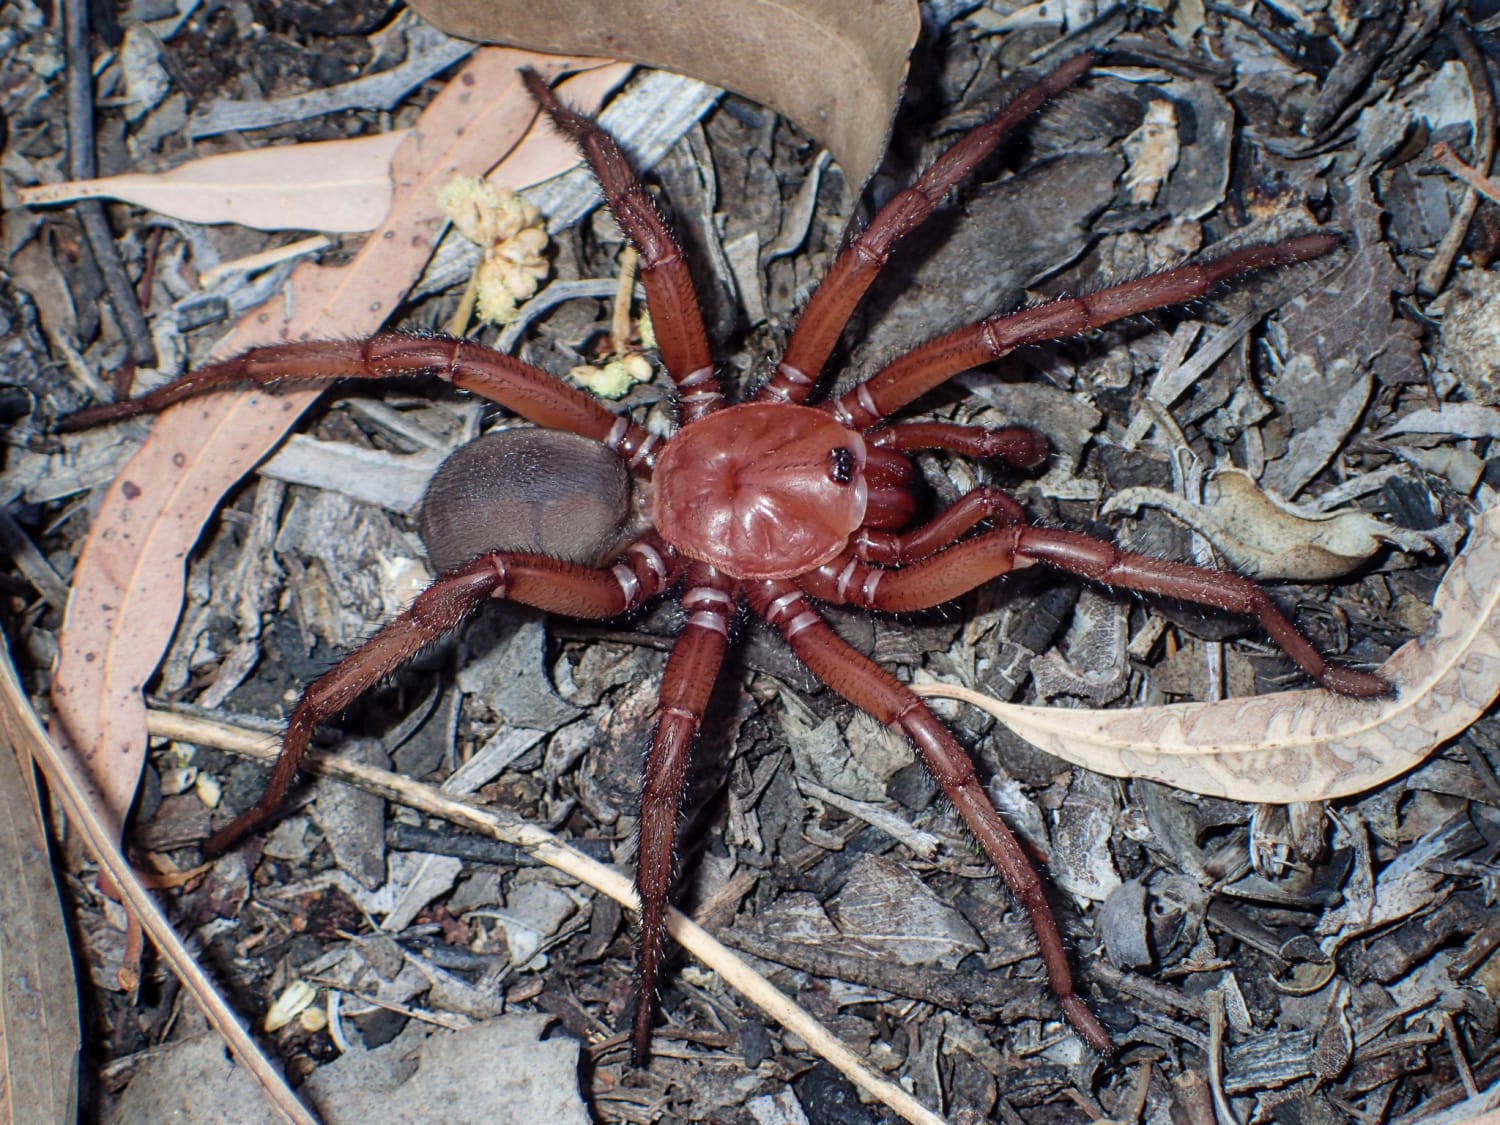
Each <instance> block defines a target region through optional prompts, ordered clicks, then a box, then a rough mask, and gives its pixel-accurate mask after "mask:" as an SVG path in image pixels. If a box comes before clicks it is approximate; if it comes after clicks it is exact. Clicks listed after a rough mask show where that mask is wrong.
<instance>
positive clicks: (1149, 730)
mask: <svg viewBox="0 0 1500 1125" xmlns="http://www.w3.org/2000/svg"><path fill="white" fill-rule="evenodd" d="M1497 571H1500V506H1491V507H1490V508H1488V509H1486V510H1485V511H1484V513H1483V514H1482V515H1481V516H1480V517H1479V518H1478V519H1477V520H1476V522H1475V524H1474V529H1473V530H1472V531H1471V532H1470V534H1469V541H1468V544H1467V545H1466V546H1465V548H1464V550H1463V552H1462V553H1461V554H1460V555H1459V556H1458V558H1456V559H1455V560H1454V561H1453V565H1452V566H1451V567H1449V568H1448V573H1447V575H1446V576H1445V577H1444V578H1443V582H1442V585H1441V586H1439V587H1438V591H1437V594H1436V595H1435V596H1434V598H1433V609H1434V611H1435V615H1436V617H1435V623H1434V626H1433V628H1432V630H1431V631H1430V632H1429V634H1428V635H1426V636H1422V637H1418V638H1417V639H1416V640H1413V641H1408V642H1407V643H1406V644H1405V645H1403V646H1402V647H1401V648H1400V650H1399V651H1397V652H1396V654H1395V655H1394V656H1392V657H1391V658H1390V660H1388V661H1387V662H1386V664H1385V667H1384V668H1382V669H1381V673H1382V675H1384V676H1386V677H1387V678H1388V679H1389V680H1390V681H1391V682H1392V683H1394V684H1395V685H1396V690H1397V692H1398V695H1397V698H1395V699H1391V700H1384V701H1372V700H1364V699H1351V698H1349V697H1347V696H1339V695H1333V694H1331V693H1330V692H1326V691H1291V692H1281V693H1279V694H1276V695H1263V696H1256V697H1254V698H1251V699H1231V700H1227V701H1225V702H1222V703H1183V704H1175V705H1173V706H1169V707H1146V708H1140V709H1137V710H1133V711H1132V710H1127V711H1107V710H1106V711H1083V710H1080V711H1069V710H1064V709H1059V708H1050V707H1020V706H1015V705H1013V704H1008V703H1004V702H1001V701H1000V700H995V699H990V698H989V697H988V696H985V695H982V694H980V693H979V692H975V691H971V690H970V689H968V688H962V687H953V686H940V685H935V684H925V685H920V686H917V687H916V688H915V689H914V690H916V691H918V692H919V693H920V694H922V695H928V696H942V697H945V698H950V699H962V700H964V701H965V702H967V703H972V704H973V705H974V706H976V707H979V708H981V709H982V710H984V711H987V712H989V713H990V714H991V715H994V716H995V718H997V719H999V720H1000V721H1001V722H1002V723H1004V724H1005V725H1006V726H1007V727H1009V728H1010V729H1011V730H1012V731H1014V732H1015V733H1016V734H1018V735H1020V736H1021V737H1022V738H1024V739H1026V740H1027V741H1028V742H1030V743H1032V744H1033V745H1035V746H1037V747H1040V748H1041V749H1042V750H1045V751H1047V753H1049V754H1055V755H1056V756H1057V757H1059V758H1062V759H1064V760H1066V761H1069V762H1072V763H1074V764H1075V765H1079V766H1083V767H1085V768H1086V769H1091V770H1096V771H1098V772H1099V773H1106V774H1110V775H1111V776H1114V777H1143V778H1147V779H1149V780H1152V781H1160V782H1162V783H1163V784H1165V785H1172V786H1175V787H1177V788H1178V789H1186V790H1189V791H1190V792H1193V793H1199V794H1202V795H1204V796H1212V797H1226V798H1229V799H1231V800H1238V801H1257V802H1265V803H1276V804H1285V803H1290V802H1293V801H1320V800H1332V799H1334V798H1337V797H1347V796H1352V795H1353V794H1356V793H1363V792H1365V791H1366V790H1369V789H1373V788H1375V787H1377V786H1379V785H1381V784H1383V783H1385V782H1387V781H1390V780H1391V779H1392V778H1395V777H1399V776H1400V775H1401V774H1403V773H1405V772H1406V771H1407V770H1410V769H1412V768H1413V767H1414V766H1416V765H1418V764H1419V763H1420V762H1421V761H1422V760H1423V759H1425V758H1426V757H1427V756H1428V755H1429V754H1430V753H1432V751H1433V750H1434V749H1436V748H1437V747H1438V746H1441V745H1442V744H1443V743H1444V742H1446V741H1448V740H1449V739H1450V738H1454V737H1455V736H1457V735H1458V734H1460V733H1461V732H1462V731H1464V730H1465V729H1466V728H1467V727H1468V726H1469V725H1470V724H1471V723H1473V722H1474V721H1475V720H1476V719H1477V718H1479V716H1481V715H1482V714H1484V712H1485V710H1486V709H1487V708H1488V707H1489V705H1490V703H1491V702H1493V701H1494V699H1495V698H1496V696H1497V695H1500V573H1497Z"/></svg>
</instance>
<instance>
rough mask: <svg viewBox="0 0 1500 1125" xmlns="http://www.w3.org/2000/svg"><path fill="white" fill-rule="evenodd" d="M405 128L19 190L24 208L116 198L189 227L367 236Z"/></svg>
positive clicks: (381, 208)
mask: <svg viewBox="0 0 1500 1125" xmlns="http://www.w3.org/2000/svg"><path fill="white" fill-rule="evenodd" d="M405 139H406V130H404V129H397V130H394V131H392V132H389V133H378V134H376V135H375V136H371V137H346V138H344V139H343V140H337V141H315V142H313V143H311V144H295V145H274V146H272V147H269V148H260V149H252V150H250V151H248V152H226V153H219V154H217V155H215V156H205V157H203V158H201V159H199V160H190V161H188V162H187V163H185V164H181V165H179V166H178V167H176V168H173V169H172V170H171V171H169V172H156V173H147V172H129V173H126V174H124V175H120V176H105V177H103V178H102V179H97V180H69V181H66V182H64V183H58V184H42V185H40V186H38V187H31V188H21V189H20V191H19V192H18V193H17V194H18V195H19V196H20V200H21V202H22V203H24V204H26V205H27V206H28V207H36V206H41V205H43V204H50V203H67V202H70V201H72V200H75V199H122V200H125V201H126V202H129V203H135V204H138V205H139V206H141V207H147V208H150V209H151V210H153V211H157V212H159V213H161V214H163V215H172V216H174V217H175V218H178V219H185V220H186V221H188V222H190V223H239V224H241V225H242V226H247V227H255V228H257V229H259V230H321V231H329V232H332V233H347V232H352V231H364V230H370V229H372V228H373V227H376V226H378V225H379V224H380V221H381V220H382V219H383V218H385V214H386V211H387V209H388V208H389V207H390V204H391V171H390V168H391V157H392V156H393V155H395V152H396V149H397V148H398V147H399V146H400V145H401V143H402V142H403V141H404V140H405Z"/></svg>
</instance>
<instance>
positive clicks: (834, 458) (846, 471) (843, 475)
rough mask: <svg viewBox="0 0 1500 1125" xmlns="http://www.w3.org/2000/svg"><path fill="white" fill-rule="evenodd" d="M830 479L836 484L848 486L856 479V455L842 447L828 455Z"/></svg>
mask: <svg viewBox="0 0 1500 1125" xmlns="http://www.w3.org/2000/svg"><path fill="white" fill-rule="evenodd" d="M828 460H829V466H828V477H829V479H830V480H832V481H833V483H834V484H848V483H849V482H850V481H852V480H853V479H854V454H853V453H851V452H850V451H849V450H847V449H845V448H844V447H843V446H842V445H841V446H839V447H838V448H837V449H835V450H833V451H832V452H831V453H829V454H828Z"/></svg>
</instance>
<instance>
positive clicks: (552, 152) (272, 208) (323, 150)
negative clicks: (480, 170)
mask: <svg viewBox="0 0 1500 1125" xmlns="http://www.w3.org/2000/svg"><path fill="white" fill-rule="evenodd" d="M630 69H631V68H630V67H629V66H627V65H625V64H624V63H618V64H615V65H614V66H599V67H594V68H593V69H590V70H586V71H584V72H583V73H581V74H575V75H572V76H571V77H569V78H566V79H564V80H563V81H562V82H560V83H559V84H558V89H559V90H561V91H563V92H564V95H565V96H566V97H567V99H568V101H569V102H571V103H572V104H574V105H576V106H579V107H580V108H582V109H585V110H587V111H589V112H593V111H595V110H597V109H598V107H599V106H600V105H601V104H602V103H603V101H604V98H605V96H606V95H607V94H608V93H609V91H611V90H613V89H614V88H615V87H616V86H618V85H619V84H620V83H621V82H623V81H624V80H625V78H626V76H627V75H628V74H629V73H630ZM408 132H409V130H406V129H395V130H392V131H391V132H389V133H377V134H375V135H374V136H370V137H349V138H346V139H344V140H337V141H313V142H310V143H305V144H277V145H271V146H269V147H266V148H258V149H250V150H248V151H245V152H227V153H219V154H217V155H215V156H205V157H202V158H200V159H198V160H189V161H188V162H187V163H185V164H181V165H179V166H178V167H176V168H173V169H172V170H171V171H168V172H150V173H148V172H129V173H126V174H124V175H120V176H105V177H102V178H100V179H97V180H68V181H64V182H63V183H57V184H41V185H39V186H37V187H29V188H21V189H19V191H18V192H17V195H18V197H19V198H20V200H21V202H22V203H23V204H25V205H26V206H28V207H41V206H47V205H50V204H55V203H69V202H72V201H74V200H78V199H120V200H124V201H125V202H127V203H134V204H137V205H138V206H141V207H146V208H149V209H150V210H152V211H156V212H158V213H160V214H163V215H171V216H173V217H174V218H178V219H184V220H186V221H187V222H190V223H238V224H240V225H241V226H246V227H255V228H256V229H258V230H319V231H327V232H329V233H332V234H355V233H359V232H361V231H367V230H374V229H375V228H376V227H378V226H380V224H381V223H383V222H384V221H385V218H386V215H387V214H388V213H389V211H390V207H391V195H392V193H393V191H394V187H395V185H394V184H393V183H392V181H391V160H392V159H393V158H394V157H395V155H396V150H397V149H398V148H400V147H401V145H402V143H404V142H405V140H406V136H407V133H408ZM580 159H581V158H580V157H579V155H578V146H577V145H575V144H573V142H572V141H570V140H568V138H566V137H564V136H561V135H560V134H559V133H558V132H557V131H556V130H554V129H533V130H531V131H530V132H529V133H527V134H526V139H525V140H524V141H522V142H521V144H520V145H519V146H518V147H517V148H516V149H515V150H514V151H513V152H512V153H511V154H510V156H509V157H507V158H506V160H505V161H504V165H503V167H502V168H498V169H496V172H495V173H494V174H492V177H493V178H494V179H495V180H496V182H497V184H499V185H500V186H503V187H508V188H511V189H512V190H515V191H520V190H521V189H523V188H528V187H531V186H532V185H534V184H539V183H541V182H542V181H543V180H547V179H551V178H552V177H553V176H558V175H561V174H562V173H563V172H566V171H567V170H568V169H570V168H572V167H573V166H574V165H576V164H578V163H579V162H580Z"/></svg>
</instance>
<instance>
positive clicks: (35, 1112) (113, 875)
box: [0, 645, 314, 1125]
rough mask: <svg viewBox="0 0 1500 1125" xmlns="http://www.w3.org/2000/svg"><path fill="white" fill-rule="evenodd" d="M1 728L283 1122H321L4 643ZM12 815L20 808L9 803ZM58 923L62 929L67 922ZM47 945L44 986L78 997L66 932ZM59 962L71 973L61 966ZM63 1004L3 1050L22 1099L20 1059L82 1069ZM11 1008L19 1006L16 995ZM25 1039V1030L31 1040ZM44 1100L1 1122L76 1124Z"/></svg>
mask: <svg viewBox="0 0 1500 1125" xmlns="http://www.w3.org/2000/svg"><path fill="white" fill-rule="evenodd" d="M0 729H3V731H4V734H5V738H6V740H7V741H8V742H9V743H10V745H11V747H13V748H14V749H15V751H16V753H17V755H18V756H19V757H21V758H22V759H24V760H25V761H27V762H28V763H30V762H35V763H36V766H37V768H38V769H39V770H40V771H41V773H42V776H43V777H45V778H46V779H47V789H48V792H49V793H50V794H51V796H52V798H53V800H54V801H56V802H57V806H58V807H59V808H60V809H61V810H62V813H63V815H64V816H65V817H66V818H67V822H68V832H69V835H70V837H71V838H76V839H77V840H78V841H80V842H81V843H82V844H83V846H84V848H85V849H86V850H87V851H88V853H89V855H90V856H92V857H93V859H94V862H95V863H97V864H98V866H99V882H100V884H101V885H102V886H108V887H111V888H113V893H115V894H117V895H118V896H119V900H120V902H121V903H122V904H123V905H124V906H125V908H126V909H127V910H128V911H129V912H130V915H131V917H132V918H134V919H136V920H138V921H139V922H140V926H141V929H142V931H144V932H145V934H146V936H147V937H149V938H150V939H151V943H152V944H153V945H154V946H155V947H156V950H157V952H158V953H159V954H160V955H161V958H162V961H163V962H164V963H166V964H167V965H169V966H171V969H172V971H173V972H174V973H175V974H176V975H177V978H178V979H179V980H180V981H182V984H183V988H184V989H185V991H186V992H187V993H188V994H189V995H191V996H192V997H193V999H194V1000H195V1001H196V1002H197V1005H198V1008H199V1010H201V1011H202V1012H203V1014H204V1016H205V1017H206V1018H207V1019H208V1022H209V1024H210V1025H211V1026H212V1027H213V1028H214V1030H215V1031H217V1032H218V1033H219V1035H220V1037H221V1038H222V1039H223V1040H224V1042H225V1043H227V1044H228V1045H229V1048H230V1050H231V1051H232V1052H233V1053H234V1056H235V1060H236V1063H237V1065H238V1067H239V1068H240V1070H241V1071H242V1072H244V1073H247V1074H249V1075H250V1076H251V1077H252V1078H253V1079H254V1080H255V1082H256V1083H257V1084H258V1085H259V1086H260V1087H261V1089H262V1090H263V1091H264V1092H265V1094H266V1096H267V1098H268V1099H269V1101H270V1104H271V1106H272V1107H273V1108H274V1109H275V1110H276V1113H277V1116H278V1118H279V1119H280V1120H282V1121H286V1122H291V1123H292V1125H314V1120H313V1117H312V1115H311V1114H310V1113H308V1111H307V1110H306V1108H305V1107H303V1105H302V1104H301V1103H300V1102H299V1101H298V1100H297V1096H296V1095H295V1094H294V1093H292V1091H291V1088H290V1087H288V1086H287V1084H286V1080H285V1079H284V1078H282V1076H281V1073H280V1071H279V1070H278V1069H277V1068H276V1067H274V1066H272V1065H271V1061H270V1060H269V1059H268V1058H266V1056H265V1054H264V1053H263V1052H262V1051H261V1049H260V1048H259V1046H257V1045H256V1042H255V1040H254V1039H253V1038H251V1036H250V1035H249V1034H248V1033H247V1032H246V1030H245V1028H244V1026H243V1025H242V1024H241V1023H240V1021H239V1019H238V1018H237V1017H236V1016H235V1014H234V1013H233V1012H232V1011H231V1010H230V1008H229V1005H228V1003H227V1002H226V1001H225V1000H224V997H223V996H221V995H220V994H219V992H218V991H217V989H216V988H215V986H214V983H213V982H212V981H211V980H209V978H208V975H207V974H206V973H205V972H204V970H203V968H202V967H201V966H200V965H199V964H198V962H197V960H196V958H195V957H194V955H193V954H192V953H191V952H190V951H189V950H188V948H187V946H186V945H185V944H183V941H182V939H181V938H179V937H178V936H177V934H176V932H175V931H174V930H173V929H172V924H171V923H170V922H168V921H167V917H166V915H165V914H163V913H162V909H161V907H160V906H159V905H158V904H157V901H156V898H155V897H154V895H153V894H152V892H151V891H149V890H147V889H146V885H145V884H144V883H143V882H142V881H141V878H140V876H139V875H138V874H137V873H136V870H135V868H134V867H132V866H131V864H130V861H129V860H127V859H126V858H125V856H124V855H123V854H122V853H121V851H120V848H119V843H118V839H119V835H120V826H119V822H118V821H112V820H110V819H109V816H108V810H107V805H106V802H105V800H104V798H103V797H102V796H101V795H100V793H99V791H98V789H97V788H96V787H95V785H94V781H93V779H92V778H91V777H89V776H88V775H87V774H86V773H85V772H84V771H83V769H82V763H81V761H80V760H79V759H78V757H77V756H76V755H73V754H69V753H67V752H66V751H65V750H64V749H63V748H61V747H59V746H58V745H57V744H56V743H54V742H53V741H52V740H51V739H50V738H48V737H47V732H46V731H44V730H43V729H42V723H41V720H40V719H39V718H37V714H36V712H35V711H33V710H32V707H31V701H30V700H29V699H28V698H27V697H26V693H25V692H24V691H23V690H22V689H21V684H20V681H19V680H18V679H17V678H16V669H15V666H14V665H13V664H12V663H11V660H10V652H9V650H8V649H7V648H6V647H4V646H3V645H0ZM7 756H8V753H7ZM7 796H8V797H11V798H14V794H7ZM33 799H34V794H30V795H29V796H28V797H27V798H26V801H24V802H23V804H22V812H21V815H28V813H29V811H30V810H29V809H27V808H25V807H24V806H25V804H26V803H29V802H30V801H31V800H33ZM6 807H7V808H14V807H17V806H15V805H11V804H7V806H6ZM49 877H50V869H49ZM39 904H40V900H38V904H37V905H36V907H35V908H36V909H40V905H39ZM14 907H15V899H14V898H0V910H3V912H4V913H3V915H0V927H4V928H7V929H8V928H9V927H11V926H12V925H13V924H14V923H15V921H16V919H14V918H13V917H12V915H13V913H14V909H13V908H14ZM58 925H59V930H60V931H61V921H60V920H59V924H58ZM36 937H37V940H42V938H43V935H41V934H40V932H38V933H37V935H36ZM47 940H50V941H51V942H52V948H51V949H49V950H45V951H44V950H41V949H40V948H39V949H38V950H37V951H36V959H35V962H34V963H35V966H36V968H35V972H36V976H35V978H34V979H35V980H36V981H37V982H40V983H39V984H38V986H37V988H41V989H46V988H48V986H54V985H56V983H57V982H58V981H59V980H66V982H67V984H68V988H69V992H70V993H71V989H72V981H73V971H72V966H71V965H69V964H67V958H66V950H67V948H68V944H67V936H66V933H65V932H60V933H59V935H58V936H56V937H55V938H48V939H47ZM0 956H3V957H4V958H5V961H4V970H5V971H4V973H3V974H0V975H3V976H4V978H5V980H6V982H7V984H9V983H11V982H17V983H21V984H22V985H23V986H30V984H31V981H32V979H33V977H32V975H31V969H30V967H29V966H28V967H22V966H23V965H25V960H26V959H25V958H15V957H13V955H12V950H10V949H8V948H6V949H0ZM59 962H60V963H61V967H59ZM51 974H55V976H53V975H51ZM33 991H35V989H33ZM58 998H59V994H58V991H57V990H56V989H55V988H52V989H51V990H50V992H49V996H48V1001H49V1005H48V1006H49V1010H48V1019H49V1020H50V1021H55V1023H49V1025H48V1026H47V1028H46V1029H45V1030H46V1034H42V1029H40V1028H31V1029H29V1030H30V1034H31V1036H32V1039H31V1040H28V1041H26V1042H23V1043H17V1042H15V1041H14V1038H20V1036H16V1037H14V1038H12V1041H11V1042H7V1043H3V1044H0V1046H3V1047H4V1049H5V1054H4V1055H0V1088H3V1087H4V1086H5V1082H6V1078H7V1076H6V1074H5V1072H4V1068H5V1066H7V1065H9V1067H10V1068H11V1071H12V1073H11V1075H10V1076H9V1082H10V1088H11V1092H12V1097H15V1096H16V1091H17V1086H16V1078H15V1073H14V1072H15V1067H16V1064H15V1055H16V1054H17V1052H23V1053H24V1052H26V1051H28V1050H41V1051H45V1052H48V1053H49V1058H50V1065H51V1066H52V1067H53V1072H52V1073H53V1075H54V1076H58V1075H61V1074H63V1072H64V1068H65V1067H66V1069H67V1070H69V1071H71V1069H72V1062H71V1058H70V1057H66V1056H70V1055H71V1052H73V1051H75V1050H76V1049H77V1039H78V1036H77V1024H76V1015H75V1016H74V1024H73V1026H72V1027H71V1028H70V1027H69V1024H68V1011H69V1010H76V1006H77V1005H76V1000H74V1001H73V1002H72V1008H71V1009H64V1008H62V1007H60V1006H58V1005H57V1004H54V1003H52V1001H56V1000H58ZM33 999H35V997H33ZM6 1003H7V1004H8V1003H9V998H8V997H7V1000H6ZM4 1020H5V1023H4V1032H5V1036H6V1037H7V1038H10V1037H12V1036H13V1032H14V1031H15V1030H16V1028H15V1025H14V1024H13V1023H12V1019H11V1012H10V1010H7V1011H6V1012H5V1014H4ZM24 1034H25V1031H24V1030H23V1032H22V1035H24ZM7 1059H8V1060H9V1061H8V1063H7ZM64 1080H65V1079H64ZM34 1095H35V1096H36V1097H37V1098H39V1099H46V1094H44V1093H42V1092H39V1091H37V1090H36V1088H35V1084H34V1083H33V1084H31V1085H30V1086H29V1087H28V1088H27V1090H26V1091H25V1093H24V1095H22V1096H23V1097H24V1099H27V1100H24V1101H23V1102H22V1105H23V1106H24V1110H22V1111H18V1110H17V1105H16V1103H15V1102H14V1101H12V1103H11V1105H10V1106H9V1107H4V1102H3V1096H0V1107H3V1109H8V1110H9V1112H8V1113H5V1114H4V1116H0V1120H4V1121H8V1122H9V1121H22V1120H24V1121H72V1120H76V1118H77V1115H76V1114H75V1113H72V1112H61V1111H60V1112H50V1111H49V1109H48V1106H49V1105H55V1104H58V1103H57V1099H56V1098H55V1097H53V1098H52V1099H51V1100H50V1102H49V1101H48V1100H38V1101H35V1102H33V1101H31V1100H29V1099H31V1098H32V1097H33V1096H34ZM0 1111H3V1110H0Z"/></svg>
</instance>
